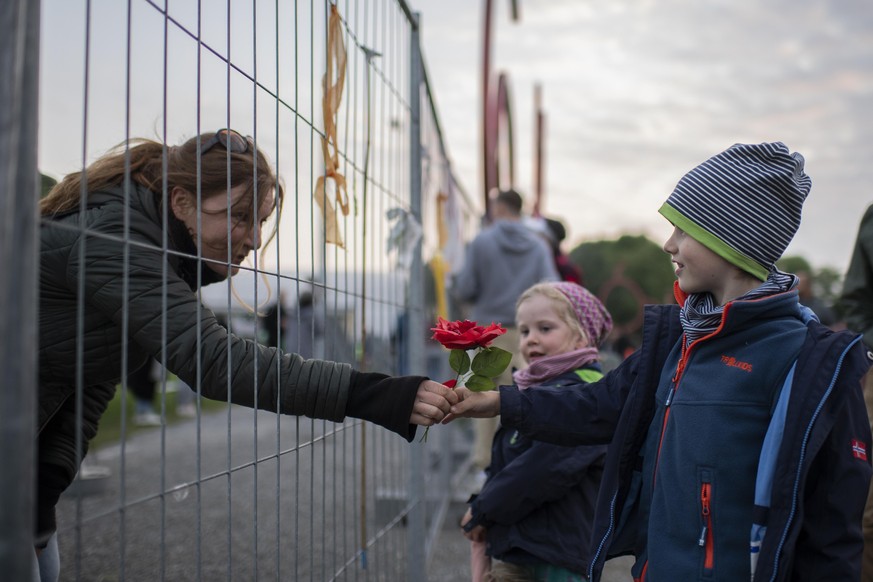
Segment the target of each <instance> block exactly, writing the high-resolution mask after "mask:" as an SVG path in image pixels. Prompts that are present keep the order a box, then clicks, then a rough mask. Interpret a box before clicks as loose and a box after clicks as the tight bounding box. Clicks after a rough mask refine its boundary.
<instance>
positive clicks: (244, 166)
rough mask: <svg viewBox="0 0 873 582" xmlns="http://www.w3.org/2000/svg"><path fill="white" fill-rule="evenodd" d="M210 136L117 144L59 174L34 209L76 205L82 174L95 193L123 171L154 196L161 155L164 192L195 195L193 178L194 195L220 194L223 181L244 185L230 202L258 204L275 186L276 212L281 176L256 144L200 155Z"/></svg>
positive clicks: (158, 190)
mask: <svg viewBox="0 0 873 582" xmlns="http://www.w3.org/2000/svg"><path fill="white" fill-rule="evenodd" d="M213 136H215V133H214V132H209V133H202V134H200V140H199V141H198V139H197V137H196V136H195V137H192V138H191V139H189V140H188V141H186V142H185V143H183V144H182V145H179V146H165V145H164V144H162V143H159V142H156V141H152V140H149V139H142V138H135V139H131V140H129V141H128V142H125V143H122V144H120V145H118V146H116V147H115V148H113V149H112V150H111V151H110V152H109V153H107V154H106V155H105V156H103V157H101V158H99V159H98V160H96V161H95V162H93V163H92V164H91V165H89V166H88V167H87V168H86V169H85V171H84V172H74V173H72V174H68V175H67V176H65V177H64V179H63V180H61V181H60V182H59V183H58V184H57V185H55V187H54V188H52V189H51V191H49V193H48V195H46V197H45V198H43V199H42V200H41V201H40V204H39V210H40V214H41V215H42V216H52V215H56V214H60V213H64V212H70V211H75V210H76V209H78V208H79V204H80V199H81V190H82V180H83V179H84V180H86V184H85V191H86V192H97V191H100V190H105V189H107V188H111V187H115V186H121V185H122V184H123V183H124V178H125V175H129V176H130V179H131V180H133V181H134V182H136V183H137V184H140V185H142V186H144V187H146V188H148V189H149V190H150V191H151V192H153V193H154V195H155V197H157V198H158V199H159V200H160V199H161V198H162V189H163V184H164V181H163V180H164V171H165V168H164V158H165V156H166V185H167V186H166V187H167V192H168V193H169V192H171V191H172V190H173V188H175V187H180V188H182V189H184V190H186V191H188V192H190V193H191V194H196V193H197V185H198V178H199V184H200V194H201V197H202V198H204V199H205V198H211V197H213V196H225V195H226V193H227V190H228V185H229V186H230V188H231V189H232V188H235V187H237V186H240V185H243V184H248V187H247V189H246V192H245V195H244V196H242V197H240V198H239V200H238V201H237V203H236V204H235V206H236V207H237V208H245V209H252V208H257V207H260V204H261V202H262V201H263V199H264V197H266V196H267V195H268V194H269V193H271V192H273V191H275V195H276V208H277V209H278V210H279V213H281V210H282V201H283V198H284V188H283V187H282V184H281V181H280V180H278V179H277V178H276V176H275V175H274V174H273V170H272V168H270V163H269V161H268V160H267V158H266V156H264V154H263V153H262V152H261V151H260V149H257V148H255V147H254V144H252V142H251V141H249V149H248V151H246V152H245V153H236V152H230V154H229V156H228V151H227V150H226V149H225V148H224V147H213V148H211V149H209V150H208V151H206V152H205V153H203V154H201V153H200V145H201V144H203V143H207V142H208V141H209V140H211V139H212V138H213ZM228 157H229V158H230V163H229V164H228ZM198 158H199V160H200V172H199V176H198V171H197V170H198V168H197V161H198ZM228 178H229V181H228ZM255 178H257V184H256V183H255ZM256 193H257V197H258V199H257V203H258V204H257V206H255V205H253V197H254V195H255V194H256ZM275 234H276V229H275V227H274V229H273V232H272V233H271V234H270V235H269V236H268V237H266V240H265V242H269V241H270V240H272V239H273V237H274V236H275Z"/></svg>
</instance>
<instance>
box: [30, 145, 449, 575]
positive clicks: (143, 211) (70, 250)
mask: <svg viewBox="0 0 873 582" xmlns="http://www.w3.org/2000/svg"><path fill="white" fill-rule="evenodd" d="M283 195H284V189H283V187H282V184H281V183H280V181H279V180H278V179H277V178H276V176H275V175H274V173H273V169H272V168H271V167H270V164H269V162H268V161H267V157H266V156H265V155H264V153H263V152H261V151H260V150H258V149H257V148H256V146H255V144H254V143H253V142H252V140H251V139H249V138H246V137H243V136H242V135H240V134H239V133H237V132H236V131H233V130H230V129H221V130H219V131H216V132H207V133H203V134H200V135H197V136H195V137H192V138H190V139H188V140H187V141H185V142H184V143H182V144H180V145H176V146H171V145H166V144H164V143H159V142H156V141H152V140H146V139H133V140H130V141H129V142H127V143H124V144H122V145H121V146H119V147H118V148H117V149H115V150H113V151H111V152H109V153H108V154H106V155H104V156H103V157H101V158H99V159H97V160H96V161H95V162H93V163H92V164H91V165H89V166H88V167H87V168H86V169H85V170H84V171H82V172H76V173H73V174H70V175H68V176H66V177H65V178H64V179H63V180H62V181H61V182H60V183H58V184H57V185H56V186H55V187H54V188H53V189H52V190H51V192H50V193H49V194H48V195H47V196H46V197H45V198H43V199H42V200H41V202H40V213H41V216H42V222H41V228H40V303H39V400H38V423H39V424H38V438H39V445H38V466H37V473H38V476H39V477H38V483H37V484H36V486H37V491H36V495H35V499H36V500H37V502H36V505H37V514H38V515H37V526H36V531H35V532H33V535H34V546H35V550H36V551H35V556H36V557H37V559H36V560H35V562H34V568H35V570H38V572H35V575H34V577H35V579H38V580H41V581H42V582H46V581H53V580H56V579H57V577H58V572H59V568H60V566H59V562H58V552H57V537H56V533H55V532H56V523H55V505H56V503H57V501H58V498H59V497H60V495H61V493H63V492H64V490H65V489H67V487H68V486H69V485H70V483H71V482H72V481H73V478H74V477H75V475H76V472H77V470H78V469H79V465H80V463H81V462H82V457H83V456H84V455H85V453H86V452H87V449H88V443H89V441H90V440H91V439H92V438H93V437H94V435H95V434H96V433H97V427H98V421H99V419H100V416H101V415H102V414H103V411H104V410H105V409H106V407H107V405H108V403H109V401H110V400H111V399H112V396H113V394H114V393H115V387H116V385H117V382H118V381H119V378H120V377H121V375H122V370H123V366H124V362H125V361H126V365H127V370H128V371H133V370H136V369H138V368H139V367H141V366H143V365H145V364H146V363H147V362H149V361H151V358H156V359H158V360H159V361H162V362H165V365H166V367H167V370H168V371H170V372H172V373H173V374H175V375H176V376H178V377H179V379H180V380H182V382H184V383H185V384H187V385H188V386H191V387H193V388H197V387H198V382H199V388H200V393H201V395H202V396H203V397H205V398H211V399H215V400H220V401H227V400H230V401H231V402H233V403H235V404H240V405H243V406H248V407H252V408H258V409H263V410H270V411H274V412H277V413H281V414H290V415H299V416H307V417H310V418H319V419H327V420H331V421H335V422H339V421H342V420H343V419H344V418H345V417H346V416H353V417H356V418H361V419H364V420H369V421H371V422H374V423H377V424H380V425H382V426H384V427H386V428H388V429H390V430H392V431H394V432H396V433H398V434H400V435H401V436H402V437H404V438H405V439H407V440H408V441H412V439H413V438H414V436H415V431H416V425H424V426H430V425H432V424H434V423H435V422H437V421H439V420H440V419H441V418H442V417H443V416H444V414H445V413H446V412H448V409H449V406H450V404H451V403H453V402H456V401H457V398H458V397H457V395H456V394H455V393H454V391H452V390H449V389H448V388H446V387H445V386H443V385H442V384H439V383H437V382H433V381H430V380H428V379H427V378H424V377H421V376H403V377H390V376H386V375H384V374H379V373H371V372H360V371H357V370H353V369H352V367H351V366H350V365H349V364H346V363H341V362H330V361H321V360H305V359H304V358H302V357H300V356H299V355H298V354H294V353H289V352H283V351H282V350H280V349H277V348H271V347H267V346H262V345H258V344H257V343H255V342H254V341H252V340H248V339H244V338H240V337H237V336H235V335H233V334H229V333H228V331H227V329H226V328H225V327H223V326H222V325H220V324H219V323H218V321H217V319H216V317H215V316H214V314H213V313H212V312H211V311H210V310H209V309H207V308H206V307H204V306H203V304H202V303H201V302H200V300H199V297H198V294H197V293H198V289H199V288H200V287H202V286H203V285H209V284H211V283H215V282H218V281H223V280H225V279H227V278H228V277H232V276H233V275H235V274H236V273H237V272H238V271H239V269H240V264H241V263H242V262H243V261H244V260H245V259H246V257H247V256H248V255H249V254H250V253H251V252H252V251H256V250H257V249H259V248H260V247H261V243H262V241H263V240H264V238H265V237H264V235H265V234H267V233H265V232H263V231H264V229H265V228H266V224H267V221H268V219H269V218H270V217H271V216H272V215H273V214H274V213H275V212H276V211H277V210H281V207H282V200H283ZM274 228H275V227H274ZM273 233H275V230H274V229H273ZM80 346H82V347H83V348H84V350H80ZM230 372H232V376H230V375H229V373H230ZM77 379H78V380H79V381H77ZM79 387H81V399H80V398H77V391H78V390H79ZM77 401H80V402H81V412H80V413H77ZM78 443H81V445H82V450H81V454H80V452H79V451H80V449H79V447H78Z"/></svg>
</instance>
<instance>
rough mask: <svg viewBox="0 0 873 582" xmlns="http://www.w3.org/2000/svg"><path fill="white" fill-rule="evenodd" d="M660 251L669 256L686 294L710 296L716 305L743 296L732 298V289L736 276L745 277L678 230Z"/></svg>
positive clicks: (681, 287)
mask: <svg viewBox="0 0 873 582" xmlns="http://www.w3.org/2000/svg"><path fill="white" fill-rule="evenodd" d="M663 249H664V252H666V253H667V254H668V255H670V259H671V261H672V262H673V264H674V266H675V272H676V279H677V280H678V281H679V288H680V289H682V291H684V292H685V293H688V294H691V293H712V295H713V296H714V297H715V299H716V301H717V302H718V304H719V305H722V304H724V303H725V302H726V301H727V300H730V299H733V298H734V297H738V296H739V295H741V294H742V293H739V294H738V295H734V294H733V293H734V292H735V291H734V287H735V286H736V283H737V282H738V277H739V278H741V279H743V280H746V279H748V277H747V276H745V275H744V274H742V271H740V269H738V268H737V267H735V266H734V265H732V264H730V263H728V262H727V261H726V260H724V259H723V258H721V257H720V256H718V255H717V254H715V253H714V252H712V251H711V250H709V249H708V248H707V247H705V246H703V245H702V244H701V243H699V242H697V241H696V240H695V239H693V238H691V236H689V235H688V233H686V232H685V231H684V230H682V229H680V228H679V227H674V228H673V234H671V235H670V238H668V239H667V241H666V242H665V243H664V247H663Z"/></svg>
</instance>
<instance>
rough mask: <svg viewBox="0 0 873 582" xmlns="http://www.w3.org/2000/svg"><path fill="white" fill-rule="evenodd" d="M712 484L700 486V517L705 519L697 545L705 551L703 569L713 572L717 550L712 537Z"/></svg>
mask: <svg viewBox="0 0 873 582" xmlns="http://www.w3.org/2000/svg"><path fill="white" fill-rule="evenodd" d="M711 501H712V483H704V484H703V485H701V486H700V515H701V516H702V517H703V528H702V529H701V530H700V538H699V539H698V540H697V545H699V546H700V547H702V548H703V550H704V559H703V567H704V568H705V569H706V570H712V566H713V563H714V562H715V549H714V548H713V545H714V544H713V540H712V538H713V535H712V511H711V508H710V502H711Z"/></svg>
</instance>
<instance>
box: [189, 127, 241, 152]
mask: <svg viewBox="0 0 873 582" xmlns="http://www.w3.org/2000/svg"><path fill="white" fill-rule="evenodd" d="M219 144H221V146H222V147H224V149H226V150H227V151H229V152H233V153H235V154H244V153H246V152H247V151H249V140H248V138H245V137H243V136H242V135H240V134H239V133H237V132H236V131H234V130H232V129H219V130H218V131H216V132H215V135H213V136H212V137H211V138H210V139H208V140H207V141H206V142H204V143H202V144H200V155H201V156H202V155H203V154H205V153H206V152H208V151H209V150H211V149H212V148H214V147H215V146H217V145H219Z"/></svg>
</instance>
